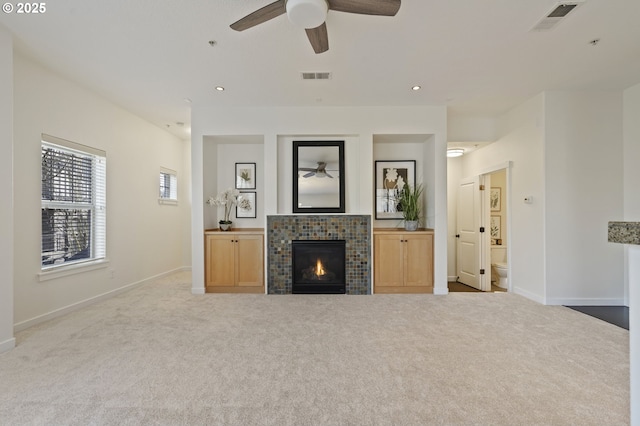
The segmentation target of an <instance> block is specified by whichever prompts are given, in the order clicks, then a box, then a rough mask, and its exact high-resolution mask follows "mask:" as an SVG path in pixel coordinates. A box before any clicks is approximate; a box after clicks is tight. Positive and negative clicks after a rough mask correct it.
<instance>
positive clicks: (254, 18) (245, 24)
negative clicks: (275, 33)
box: [231, 0, 287, 31]
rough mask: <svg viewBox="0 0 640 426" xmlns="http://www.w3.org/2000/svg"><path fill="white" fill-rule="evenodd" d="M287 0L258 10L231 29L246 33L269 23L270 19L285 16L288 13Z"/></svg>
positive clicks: (280, 0)
mask: <svg viewBox="0 0 640 426" xmlns="http://www.w3.org/2000/svg"><path fill="white" fill-rule="evenodd" d="M286 3H287V2H286V0H278V1H276V2H273V3H271V4H268V5H266V6H265V7H263V8H260V9H258V10H256V11H255V12H253V13H250V14H248V15H247V16H245V17H244V18H242V19H240V20H238V21H236V22H234V23H233V24H231V28H233V29H234V30H236V31H244V30H246V29H249V28H251V27H255V26H256V25H258V24H262V23H263V22H267V21H268V20H270V19H273V18H277V17H278V16H280V15H284V14H285V13H286V12H287V8H286Z"/></svg>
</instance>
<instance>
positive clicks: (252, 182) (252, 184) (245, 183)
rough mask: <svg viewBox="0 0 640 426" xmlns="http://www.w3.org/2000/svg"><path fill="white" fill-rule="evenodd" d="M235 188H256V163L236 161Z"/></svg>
mask: <svg viewBox="0 0 640 426" xmlns="http://www.w3.org/2000/svg"><path fill="white" fill-rule="evenodd" d="M236 189H256V163H236Z"/></svg>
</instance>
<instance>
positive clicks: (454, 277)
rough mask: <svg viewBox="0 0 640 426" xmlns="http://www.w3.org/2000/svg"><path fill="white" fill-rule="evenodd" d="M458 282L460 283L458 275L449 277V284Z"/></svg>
mask: <svg viewBox="0 0 640 426" xmlns="http://www.w3.org/2000/svg"><path fill="white" fill-rule="evenodd" d="M456 281H458V276H457V275H451V276H448V277H447V282H449V283H454V282H456Z"/></svg>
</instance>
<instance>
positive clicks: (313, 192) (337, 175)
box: [293, 141, 345, 213]
mask: <svg viewBox="0 0 640 426" xmlns="http://www.w3.org/2000/svg"><path fill="white" fill-rule="evenodd" d="M344 199H345V196H344V141H293V212H294V213H344V211H345V206H344Z"/></svg>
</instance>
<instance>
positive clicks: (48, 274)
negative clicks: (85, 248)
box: [38, 259, 109, 281]
mask: <svg viewBox="0 0 640 426" xmlns="http://www.w3.org/2000/svg"><path fill="white" fill-rule="evenodd" d="M107 266H109V259H98V260H93V261H89V262H81V263H74V264H71V265H65V264H62V265H60V266H51V267H48V268H47V269H43V270H42V271H41V272H40V273H39V274H38V281H49V280H55V279H56V278H62V277H67V276H69V275H75V274H80V273H83V272H89V271H94V270H96V269H102V268H106V267H107Z"/></svg>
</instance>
